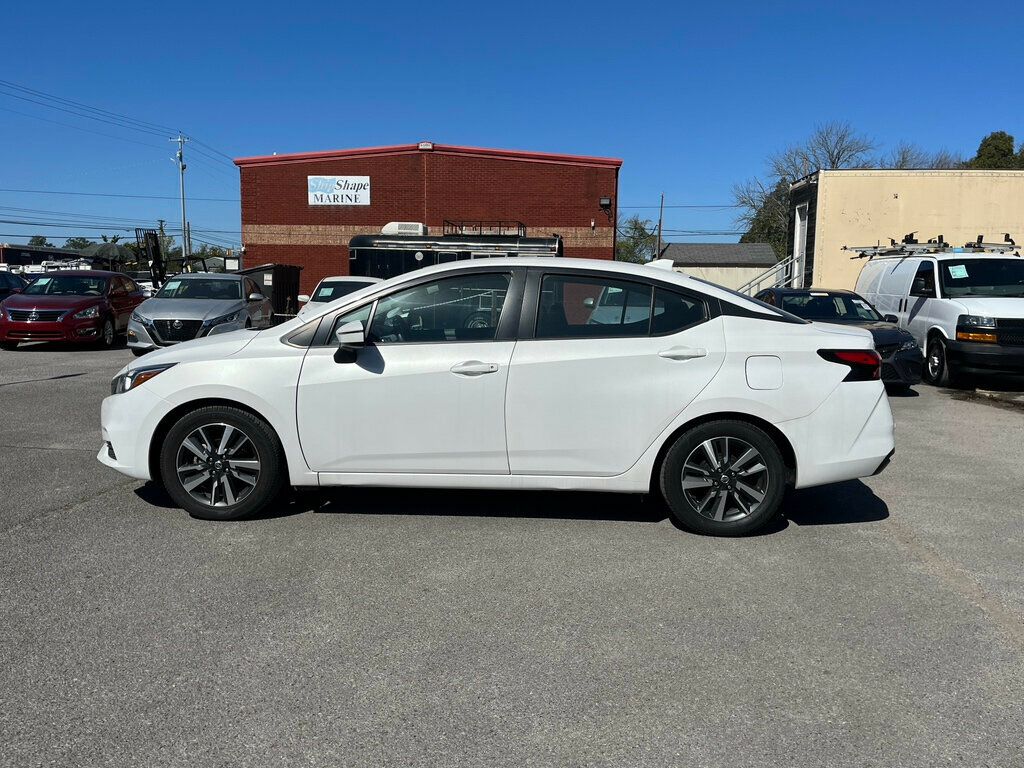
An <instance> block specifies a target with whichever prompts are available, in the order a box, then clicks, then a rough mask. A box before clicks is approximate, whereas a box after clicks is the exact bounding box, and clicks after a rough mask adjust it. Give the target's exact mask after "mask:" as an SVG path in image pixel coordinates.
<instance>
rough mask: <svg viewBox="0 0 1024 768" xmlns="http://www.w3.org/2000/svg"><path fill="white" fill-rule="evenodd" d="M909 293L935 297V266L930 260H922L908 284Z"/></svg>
mask: <svg viewBox="0 0 1024 768" xmlns="http://www.w3.org/2000/svg"><path fill="white" fill-rule="evenodd" d="M910 295H911V296H921V297H924V298H934V297H935V267H934V266H933V265H932V263H931V262H930V261H922V262H921V263H920V264H919V265H918V267H917V272H916V273H915V274H914V281H913V282H912V283H911V284H910Z"/></svg>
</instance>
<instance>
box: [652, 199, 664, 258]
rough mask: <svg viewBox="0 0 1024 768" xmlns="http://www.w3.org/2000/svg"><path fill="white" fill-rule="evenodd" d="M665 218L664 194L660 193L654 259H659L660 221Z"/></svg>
mask: <svg viewBox="0 0 1024 768" xmlns="http://www.w3.org/2000/svg"><path fill="white" fill-rule="evenodd" d="M664 216H665V193H664V192H662V193H661V205H660V206H659V208H658V250H656V251H655V252H654V258H656V259H660V258H661V220H662V219H663V218H664Z"/></svg>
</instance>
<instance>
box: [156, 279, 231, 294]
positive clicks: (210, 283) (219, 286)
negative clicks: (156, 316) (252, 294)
mask: <svg viewBox="0 0 1024 768" xmlns="http://www.w3.org/2000/svg"><path fill="white" fill-rule="evenodd" d="M156 298H158V299H221V300H225V299H241V298H242V283H241V281H239V280H217V279H215V278H204V277H190V278H173V277H172V278H171V279H170V280H168V281H167V283H166V284H164V287H163V288H161V289H160V290H159V291H158V292H157V294H156Z"/></svg>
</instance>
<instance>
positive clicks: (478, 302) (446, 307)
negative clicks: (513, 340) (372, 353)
mask: <svg viewBox="0 0 1024 768" xmlns="http://www.w3.org/2000/svg"><path fill="white" fill-rule="evenodd" d="M510 281H511V277H510V276H509V275H507V274H498V273H483V274H474V275H460V276H459V277H449V278H445V279H442V280H435V281H433V282H430V283H421V284H420V285H417V286H415V287H413V288H408V289H406V290H404V291H399V292H398V293H393V294H391V295H390V296H385V297H384V298H381V299H379V300H378V301H377V308H376V309H375V310H374V312H373V320H372V321H371V323H370V333H369V341H371V342H375V343H380V344H402V343H412V342H421V343H422V342H440V341H490V340H492V339H494V337H495V335H496V334H497V332H498V321H499V320H500V318H501V310H502V307H504V304H505V296H506V295H507V293H508V287H509V283H510Z"/></svg>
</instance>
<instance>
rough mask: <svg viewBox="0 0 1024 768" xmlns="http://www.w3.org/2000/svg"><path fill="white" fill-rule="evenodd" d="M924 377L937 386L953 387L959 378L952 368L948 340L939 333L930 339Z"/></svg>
mask: <svg viewBox="0 0 1024 768" xmlns="http://www.w3.org/2000/svg"><path fill="white" fill-rule="evenodd" d="M924 378H925V380H926V381H927V382H928V383H929V384H932V385H933V386H936V387H953V386H956V384H957V382H958V380H959V379H958V377H957V374H956V371H954V370H953V369H952V368H950V365H949V354H948V351H947V349H946V342H945V340H943V338H942V337H941V336H939V335H934V336H932V337H931V338H930V339H928V351H927V354H926V356H925V361H924Z"/></svg>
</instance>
